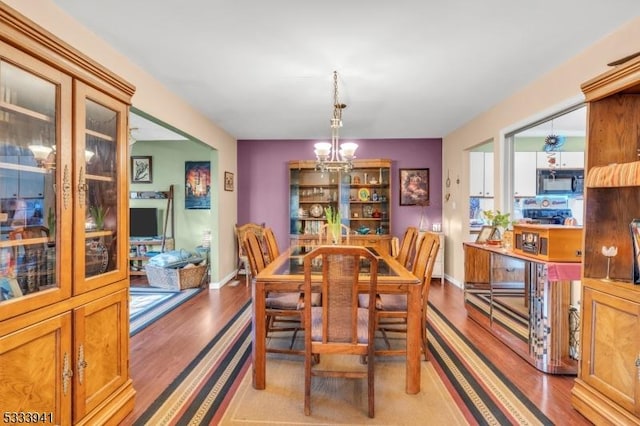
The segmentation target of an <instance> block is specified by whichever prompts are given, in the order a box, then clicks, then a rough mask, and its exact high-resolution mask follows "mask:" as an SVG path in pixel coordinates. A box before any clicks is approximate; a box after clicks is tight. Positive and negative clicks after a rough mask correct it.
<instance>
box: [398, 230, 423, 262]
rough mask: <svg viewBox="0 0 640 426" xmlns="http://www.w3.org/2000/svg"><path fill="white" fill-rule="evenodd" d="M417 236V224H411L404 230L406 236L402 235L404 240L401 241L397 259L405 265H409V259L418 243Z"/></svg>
mask: <svg viewBox="0 0 640 426" xmlns="http://www.w3.org/2000/svg"><path fill="white" fill-rule="evenodd" d="M417 237H418V228H416V227H415V226H409V227H407V229H406V230H405V231H404V236H403V237H402V241H401V242H400V249H399V251H398V256H397V257H396V260H397V261H398V262H400V263H401V264H402V265H403V266H405V267H407V266H408V263H409V260H410V259H411V255H412V254H413V250H414V248H415V245H416V238H417Z"/></svg>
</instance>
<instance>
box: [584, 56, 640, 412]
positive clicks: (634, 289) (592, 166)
mask: <svg viewBox="0 0 640 426" xmlns="http://www.w3.org/2000/svg"><path fill="white" fill-rule="evenodd" d="M582 91H583V92H584V95H585V99H586V102H587V108H588V114H587V117H588V123H587V124H588V126H587V129H588V130H587V144H586V149H585V151H586V155H585V158H586V161H587V163H586V173H587V179H586V182H585V195H584V199H585V217H584V239H583V244H584V246H583V250H582V252H583V279H582V298H581V309H582V312H581V321H580V330H581V336H580V347H581V351H580V361H579V362H580V368H579V372H578V377H577V379H576V381H575V385H574V387H573V390H572V405H573V407H574V408H575V409H577V410H578V411H579V412H580V413H582V414H583V415H584V416H585V417H587V418H588V419H589V420H591V421H592V422H594V423H596V424H601V423H602V424H604V423H608V424H640V392H638V391H639V390H640V381H638V380H637V377H638V371H639V369H640V367H639V365H640V355H639V354H640V332H639V331H638V330H640V286H638V284H640V272H638V271H639V267H638V255H639V254H640V244H639V243H640V234H639V233H638V232H637V231H638V226H637V225H638V222H637V220H638V218H640V176H639V174H638V170H640V168H639V167H638V165H639V164H640V163H639V162H638V160H639V153H640V58H635V59H631V60H629V61H627V62H624V63H622V64H620V65H617V66H615V67H614V68H612V69H611V70H609V71H608V72H606V73H604V74H602V75H600V76H598V77H596V78H594V79H592V80H589V81H587V82H586V83H584V84H583V85H582ZM610 247H615V248H616V249H615V250H612V251H611V252H612V253H616V252H617V254H616V255H615V256H613V257H608V256H606V255H605V254H607V253H608V252H609V250H607V249H608V248H610ZM609 259H610V260H609Z"/></svg>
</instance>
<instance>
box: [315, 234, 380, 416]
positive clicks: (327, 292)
mask: <svg viewBox="0 0 640 426" xmlns="http://www.w3.org/2000/svg"><path fill="white" fill-rule="evenodd" d="M319 260H320V261H321V268H322V275H321V278H320V279H321V283H319V284H318V283H317V281H316V282H312V278H313V277H312V269H313V266H314V265H316V264H317V262H318V261H319ZM363 261H366V262H369V265H370V267H369V270H370V273H369V276H368V279H367V281H368V290H367V294H368V295H369V297H374V296H375V294H376V285H377V282H378V260H377V258H376V257H375V256H374V255H373V254H372V253H371V252H370V251H369V250H367V249H366V248H365V247H357V246H345V245H336V246H320V247H316V248H315V249H313V250H312V251H311V252H310V253H308V254H307V255H305V257H304V287H303V290H304V296H305V304H304V309H303V311H304V319H303V324H304V341H305V345H304V348H305V357H304V371H305V375H304V377H305V380H304V413H305V415H307V416H308V415H310V414H311V380H312V377H341V378H349V379H356V378H361V379H362V378H366V379H367V391H368V414H369V417H371V418H373V417H374V414H375V413H374V405H375V404H374V365H375V360H374V338H375V321H376V318H375V314H376V311H375V306H370V307H369V308H367V309H363V308H360V307H359V306H358V281H359V273H360V265H361V262H363ZM316 277H317V276H316ZM318 286H319V287H318ZM318 289H319V291H320V293H321V295H322V306H317V307H314V306H312V305H311V296H312V290H318ZM345 358H348V361H351V362H348V363H347V362H344V361H347V359H345ZM365 359H366V363H363V362H362V360H365ZM331 361H334V362H333V363H332V362H331ZM335 361H343V362H342V363H336V362H335Z"/></svg>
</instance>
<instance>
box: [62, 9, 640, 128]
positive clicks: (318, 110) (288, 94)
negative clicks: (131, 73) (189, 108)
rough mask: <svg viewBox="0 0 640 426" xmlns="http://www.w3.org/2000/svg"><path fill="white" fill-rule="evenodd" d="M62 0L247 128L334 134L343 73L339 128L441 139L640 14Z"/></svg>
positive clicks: (219, 117) (219, 118)
mask: <svg viewBox="0 0 640 426" xmlns="http://www.w3.org/2000/svg"><path fill="white" fill-rule="evenodd" d="M54 1H55V3H56V4H58V5H59V6H60V7H61V8H62V9H63V10H66V11H67V12H68V13H69V14H70V15H72V16H73V17H74V18H75V19H76V20H78V21H80V22H82V23H84V24H85V25H86V26H87V27H88V28H91V29H92V30H93V31H94V32H95V33H96V34H98V35H99V36H101V37H102V38H103V39H104V40H106V41H107V42H108V43H109V44H111V45H112V46H113V47H114V48H115V49H117V50H119V51H120V52H121V53H123V54H124V55H125V56H127V57H129V58H130V59H131V60H132V61H133V62H135V63H137V64H138V65H139V66H141V67H142V68H143V69H145V70H146V71H147V72H149V73H150V74H152V75H153V76H154V77H156V78H157V79H158V80H159V81H161V82H162V83H163V84H164V85H165V86H167V87H168V88H170V89H171V90H172V91H173V92H175V93H176V94H178V95H179V96H180V97H182V98H184V99H186V100H187V101H188V102H189V103H191V104H192V105H193V106H194V107H195V108H197V109H198V110H200V111H202V112H203V113H204V114H205V115H206V116H208V117H210V119H211V120H212V121H214V122H215V123H217V124H218V125H219V126H221V127H222V128H224V129H225V130H227V131H228V132H229V133H230V134H232V135H234V136H235V137H236V138H238V139H317V138H323V139H326V138H328V137H329V133H330V130H329V117H330V115H331V112H332V103H333V100H332V92H333V89H332V84H333V81H332V72H333V71H334V70H337V71H338V73H339V76H340V78H339V90H340V100H341V101H342V102H344V103H346V104H347V105H348V107H347V109H346V110H345V111H344V115H343V119H344V127H343V128H342V130H341V135H342V137H347V138H349V137H350V138H414V137H415V138H424V137H442V136H445V135H447V134H448V133H449V132H451V131H453V130H455V129H456V128H457V127H459V126H460V125H462V124H464V123H465V122H467V121H468V120H470V119H472V118H474V117H475V116H476V115H478V114H479V113H481V112H482V111H484V110H486V109H488V108H490V107H491V106H493V105H495V104H497V103H499V102H500V101H501V100H502V99H504V98H506V97H508V96H509V95H510V94H512V93H514V92H515V91H517V90H519V89H521V88H523V87H524V86H526V85H527V84H528V83H530V82H532V81H533V80H535V79H536V78H538V77H540V76H541V75H543V74H545V73H547V72H549V71H550V70H552V69H553V68H555V67H556V66H558V65H559V64H561V63H563V62H565V61H566V60H568V59H569V58H571V57H573V56H575V55H576V54H577V53H579V52H580V51H582V50H583V49H585V48H586V47H588V46H589V45H591V44H593V43H594V42H595V41H596V40H598V39H601V38H602V37H604V36H605V35H607V34H608V33H610V32H611V31H613V30H614V29H616V28H617V27H619V26H620V25H622V24H623V23H625V22H627V21H629V20H631V19H633V18H634V17H636V16H638V15H639V14H640V1H638V0H616V1H615V2H610V1H609V2H605V1H584V0H537V1H523V0H516V1H514V0H484V1H478V0H448V1H435V0H395V1H388V0H387V1H382V0H351V1H344V0H343V1H338V0H324V1H302V0H271V1H264V0H188V1H180V2H179V1H177V0H174V1H170V0H134V1H131V0H109V1H97V2H96V1H84V0H54ZM636 50H638V46H637V45H635V46H634V45H632V43H630V46H629V52H628V53H629V54H630V53H633V52H635V51H636ZM615 59H618V58H617V57H615V58H607V61H609V60H615ZM115 71H117V70H115ZM134 106H135V97H134ZM168 124H171V123H168Z"/></svg>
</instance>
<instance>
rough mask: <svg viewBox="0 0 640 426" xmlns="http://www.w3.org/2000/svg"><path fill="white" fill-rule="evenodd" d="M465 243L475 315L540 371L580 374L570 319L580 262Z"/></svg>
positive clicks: (470, 308) (468, 301)
mask: <svg viewBox="0 0 640 426" xmlns="http://www.w3.org/2000/svg"><path fill="white" fill-rule="evenodd" d="M463 247H464V253H465V278H464V280H465V281H464V286H465V287H464V290H465V291H464V303H465V308H466V310H467V315H468V316H469V318H471V319H473V320H474V321H476V322H477V323H478V324H480V325H481V326H483V327H484V328H486V329H487V330H488V331H489V332H490V333H491V334H493V335H494V336H495V337H496V338H497V339H498V340H500V341H502V342H503V343H504V344H505V345H507V346H509V348H511V349H512V350H513V351H514V352H516V353H517V354H518V355H520V356H521V357H523V358H524V359H525V360H526V361H527V362H529V363H530V364H531V365H533V366H534V367H535V368H537V369H538V370H540V371H544V372H546V373H550V374H576V371H577V365H578V364H577V362H576V360H575V359H573V358H572V357H571V354H572V353H573V351H574V350H575V345H574V347H572V345H571V342H570V337H569V336H570V330H569V321H568V320H567V318H568V315H569V302H570V300H571V281H572V280H576V279H578V278H579V277H580V268H579V266H580V265H579V263H577V262H573V263H569V262H564V263H558V262H548V261H545V260H542V259H534V258H532V257H530V256H525V255H521V254H519V253H516V252H515V251H509V250H505V249H504V248H502V247H495V246H490V245H486V246H485V245H482V244H478V243H464V244H463ZM552 271H553V272H552Z"/></svg>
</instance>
